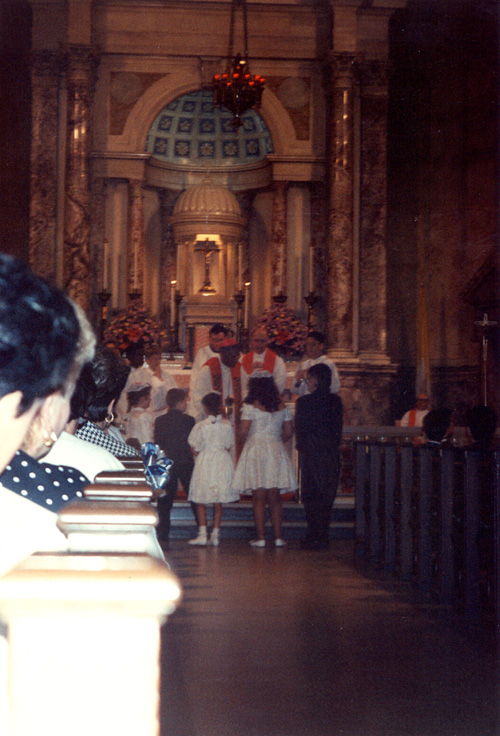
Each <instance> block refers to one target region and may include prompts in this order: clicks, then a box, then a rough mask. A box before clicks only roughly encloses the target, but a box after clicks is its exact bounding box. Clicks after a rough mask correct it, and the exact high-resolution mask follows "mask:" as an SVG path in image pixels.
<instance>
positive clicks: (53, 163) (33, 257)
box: [30, 51, 63, 281]
mask: <svg viewBox="0 0 500 736" xmlns="http://www.w3.org/2000/svg"><path fill="white" fill-rule="evenodd" d="M62 71H63V59H62V57H61V55H60V54H59V53H57V52H48V51H47V52H38V53H36V54H33V57H32V72H31V84H32V105H31V117H32V123H31V126H32V137H31V181H30V189H31V201H30V264H31V266H32V267H33V268H34V269H35V270H36V272H37V273H39V274H40V275H41V276H43V277H44V278H46V279H48V280H50V281H56V278H57V249H56V221H57V168H58V150H57V132H58V128H59V122H58V114H59V79H60V76H61V73H62Z"/></svg>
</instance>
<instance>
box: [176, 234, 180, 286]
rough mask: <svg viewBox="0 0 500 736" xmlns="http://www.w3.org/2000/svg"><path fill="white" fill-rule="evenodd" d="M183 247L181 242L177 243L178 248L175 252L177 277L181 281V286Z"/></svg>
mask: <svg viewBox="0 0 500 736" xmlns="http://www.w3.org/2000/svg"><path fill="white" fill-rule="evenodd" d="M180 251H181V247H180V245H179V244H177V250H176V254H175V278H176V280H177V281H178V282H179V286H180V283H181V252H180Z"/></svg>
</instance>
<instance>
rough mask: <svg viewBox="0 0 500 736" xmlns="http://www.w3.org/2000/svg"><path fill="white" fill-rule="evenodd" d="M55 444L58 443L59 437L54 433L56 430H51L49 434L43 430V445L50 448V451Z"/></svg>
mask: <svg viewBox="0 0 500 736" xmlns="http://www.w3.org/2000/svg"><path fill="white" fill-rule="evenodd" d="M54 442H57V435H56V433H55V432H54V430H51V431H50V432H47V430H46V429H44V430H43V444H44V445H45V447H48V448H49V449H50V448H51V447H52V445H53V444H54Z"/></svg>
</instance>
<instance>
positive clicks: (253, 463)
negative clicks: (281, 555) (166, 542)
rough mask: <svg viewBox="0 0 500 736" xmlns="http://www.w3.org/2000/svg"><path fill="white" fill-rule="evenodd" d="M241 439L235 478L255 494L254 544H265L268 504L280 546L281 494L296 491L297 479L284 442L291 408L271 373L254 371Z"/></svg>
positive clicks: (289, 433) (241, 487)
mask: <svg viewBox="0 0 500 736" xmlns="http://www.w3.org/2000/svg"><path fill="white" fill-rule="evenodd" d="M240 433H241V435H240V437H241V441H242V442H245V446H244V448H243V451H242V453H241V456H240V459H239V460H238V465H237V466H236V471H235V474H234V478H233V483H232V486H233V488H234V490H236V491H239V493H241V494H243V495H251V496H252V506H253V515H254V522H255V529H256V532H257V539H255V540H252V541H251V542H250V544H251V545H252V546H253V547H264V546H265V538H264V532H265V521H266V504H268V505H269V515H270V517H271V523H272V526H273V531H274V543H275V545H276V547H283V546H284V545H285V542H284V541H283V539H282V538H281V500H280V494H282V493H288V492H290V491H295V490H296V489H297V487H298V486H297V479H296V477H295V472H294V470H293V466H292V463H291V461H290V458H289V456H288V453H287V451H286V449H285V446H284V442H286V441H287V440H289V439H290V438H291V437H292V434H293V423H292V415H291V414H290V410H289V409H287V408H286V407H283V406H282V404H281V403H280V396H279V392H278V388H277V386H276V384H275V383H274V380H273V378H272V376H271V375H270V373H268V372H267V371H260V372H256V373H254V374H253V375H252V376H251V378H250V380H249V383H248V396H247V397H246V399H245V402H244V405H243V409H242V414H241V422H240Z"/></svg>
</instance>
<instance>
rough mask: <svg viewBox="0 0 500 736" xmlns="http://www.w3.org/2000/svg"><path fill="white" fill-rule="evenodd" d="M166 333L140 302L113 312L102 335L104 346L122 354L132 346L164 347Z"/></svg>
mask: <svg viewBox="0 0 500 736" xmlns="http://www.w3.org/2000/svg"><path fill="white" fill-rule="evenodd" d="M166 343H167V331H166V330H165V328H164V327H162V325H161V323H160V321H159V320H158V319H156V318H155V317H152V316H151V315H150V313H149V312H148V310H147V309H146V308H145V307H144V306H143V305H142V304H141V303H140V302H136V301H135V302H132V303H131V304H130V305H129V306H128V307H127V309H125V310H121V311H117V312H114V314H113V316H112V317H111V319H110V321H109V324H108V326H107V328H106V331H105V333H104V344H105V345H107V346H108V347H110V348H113V349H115V350H118V351H119V352H120V353H122V352H123V351H124V350H127V348H129V347H131V346H132V345H137V346H141V347H143V348H145V349H146V348H148V347H151V346H152V345H160V347H161V346H163V345H166Z"/></svg>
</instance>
